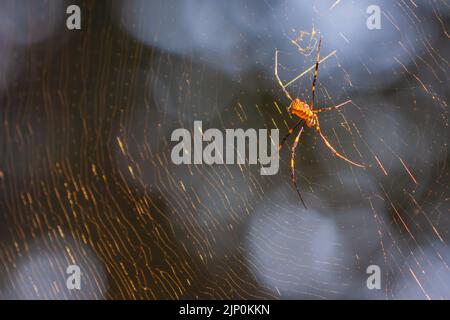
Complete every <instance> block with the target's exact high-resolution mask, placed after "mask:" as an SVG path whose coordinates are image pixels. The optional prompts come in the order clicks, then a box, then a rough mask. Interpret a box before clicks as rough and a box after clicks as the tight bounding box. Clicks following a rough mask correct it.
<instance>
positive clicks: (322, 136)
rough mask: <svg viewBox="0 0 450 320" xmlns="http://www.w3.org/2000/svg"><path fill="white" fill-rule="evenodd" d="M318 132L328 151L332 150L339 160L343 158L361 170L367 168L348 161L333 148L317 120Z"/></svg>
mask: <svg viewBox="0 0 450 320" xmlns="http://www.w3.org/2000/svg"><path fill="white" fill-rule="evenodd" d="M316 130H317V132H318V133H319V135H320V137H321V138H322V140H323V142H324V143H325V145H326V146H327V147H328V149H330V150H331V152H332V153H333V155H335V156H336V157H338V158H341V159H342V160H344V161H347V162H348V163H350V164H352V165H354V166H357V167H360V168H365V166H364V165H362V164H359V163H356V162H353V161H351V160H349V159H347V158H346V157H344V156H343V155H342V154H340V153H339V152H337V151H336V149H334V148H333V146H332V145H331V143H330V142H329V141H328V139H327V138H325V136H324V135H323V134H322V131H321V130H320V125H319V121H318V120H317V127H316Z"/></svg>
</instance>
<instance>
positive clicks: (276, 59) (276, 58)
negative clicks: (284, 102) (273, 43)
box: [275, 50, 292, 101]
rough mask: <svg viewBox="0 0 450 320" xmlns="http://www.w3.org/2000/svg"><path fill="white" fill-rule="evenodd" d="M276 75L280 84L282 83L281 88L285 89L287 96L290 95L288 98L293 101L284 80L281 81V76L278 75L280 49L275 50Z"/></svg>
mask: <svg viewBox="0 0 450 320" xmlns="http://www.w3.org/2000/svg"><path fill="white" fill-rule="evenodd" d="M275 77H276V78H277V81H278V84H279V85H280V87H281V89H283V92H284V94H285V95H286V97H288V99H289V100H291V101H292V97H291V95H290V94H289V92H288V91H287V89H286V87H285V86H284V85H283V82H281V80H280V77H279V76H278V50H275Z"/></svg>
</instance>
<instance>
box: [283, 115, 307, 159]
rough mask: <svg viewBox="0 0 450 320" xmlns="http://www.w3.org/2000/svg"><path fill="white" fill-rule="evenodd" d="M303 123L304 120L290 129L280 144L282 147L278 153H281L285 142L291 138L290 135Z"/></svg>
mask: <svg viewBox="0 0 450 320" xmlns="http://www.w3.org/2000/svg"><path fill="white" fill-rule="evenodd" d="M302 123H303V120H300V121H299V122H297V123H296V124H295V126H294V127H292V128H290V129H289V131H288V133H286V135H285V136H284V137H283V139H281V143H280V145H279V146H278V152H280V151H281V148H282V147H283V144H284V142H285V141H286V139H287V138H289V137H290V135H291V134H292V133H293V132H294V131H295V129H297V127H298V126H299V125H301V124H302Z"/></svg>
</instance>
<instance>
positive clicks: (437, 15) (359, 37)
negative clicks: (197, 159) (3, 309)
mask: <svg viewBox="0 0 450 320" xmlns="http://www.w3.org/2000/svg"><path fill="white" fill-rule="evenodd" d="M71 4H76V5H78V6H79V7H80V9H81V30H68V29H67V27H66V19H67V18H68V17H69V15H68V14H67V13H66V9H67V7H68V6H69V5H71ZM370 5H377V6H379V8H380V10H381V11H380V13H381V14H380V17H381V19H380V23H381V28H380V29H374V30H371V29H369V28H368V27H367V19H368V18H369V17H370V15H371V14H369V13H367V7H369V6H370ZM449 21H450V3H449V2H448V1H446V0H425V1H412V0H408V1H388V0H370V1H366V0H363V1H349V0H321V1H307V0H304V1H293V0H286V1H273V0H265V1H252V2H244V1H235V0H230V1H200V0H188V1H186V0H183V1H181V0H177V1H170V2H168V1H156V0H148V1H145V0H132V1H128V0H127V1H125V0H123V1H119V0H114V1H101V0H96V1H63V0H58V1H50V0H48V1H44V0H20V1H13V0H0V298H1V299H227V298H232V299H449V298H450V268H449V265H450V248H449V245H448V244H449V241H450V234H449V230H450V216H449V215H450V190H449V183H450V175H449V159H450V154H449V145H448V141H449V137H450V129H449V120H448V114H449V105H448V98H449V93H450V90H449V88H450V86H449V81H450V79H449V67H450V65H449V58H450V44H449V38H450V35H449ZM313 31H315V32H316V34H315V36H314V35H313V34H312V33H313ZM302 32H303V33H302ZM302 34H303V37H299V36H300V35H302ZM318 35H321V36H322V37H323V41H322V48H321V55H322V57H325V56H327V55H329V54H331V53H333V52H334V51H336V52H335V53H334V54H332V55H331V56H330V57H329V58H328V59H327V60H326V61H324V62H323V63H322V64H321V65H320V68H319V78H318V84H317V100H316V104H317V106H330V105H335V104H338V103H340V102H343V101H345V100H348V99H352V100H353V104H349V105H347V106H345V107H344V108H342V109H340V110H339V111H338V110H335V111H331V112H327V113H323V114H320V119H321V127H322V130H323V132H324V133H325V134H326V135H327V136H328V137H329V139H330V141H331V142H332V143H333V145H334V146H335V147H336V148H337V150H338V151H340V152H342V153H343V154H345V155H346V156H347V157H349V158H350V159H352V160H355V161H357V162H363V163H364V164H365V165H366V166H367V167H366V169H360V168H357V167H353V166H351V165H348V164H347V163H346V162H344V161H341V160H339V159H337V158H335V157H333V156H332V155H331V154H330V152H329V150H328V149H327V148H326V147H325V146H324V145H323V143H322V141H321V140H320V138H318V136H317V135H316V133H315V132H314V131H313V130H306V131H305V132H304V134H303V136H302V140H301V142H300V145H299V147H298V149H297V159H296V174H297V179H298V184H299V187H300V189H301V191H302V195H303V197H304V199H305V202H306V203H307V205H308V210H305V209H304V208H303V206H302V205H301V202H300V201H299V199H298V196H297V194H296V191H295V189H294V187H293V186H292V184H291V182H290V172H289V170H290V169H289V156H290V155H289V148H288V147H286V148H285V149H284V150H283V151H282V153H281V159H280V171H279V173H278V174H277V175H274V176H261V175H260V174H259V169H260V167H259V166H258V165H213V166H209V165H181V166H176V165H174V164H173V163H172V162H171V159H170V152H171V148H172V147H173V146H174V144H176V143H174V142H171V141H170V135H171V133H172V131H173V130H174V129H177V128H187V129H188V130H189V131H191V132H192V130H193V121H194V120H201V121H203V128H204V130H205V129H207V128H219V129H220V130H223V131H224V130H225V129H226V128H244V129H247V128H255V129H264V128H267V129H273V128H278V129H280V136H283V135H284V134H285V133H286V132H287V128H288V126H292V125H293V124H294V123H295V119H294V118H291V117H290V116H289V114H288V113H287V111H286V108H287V106H288V104H289V100H287V98H286V97H285V96H284V94H283V92H282V91H281V89H280V87H279V85H278V84H277V82H276V80H275V77H274V53H275V50H278V51H279V57H278V58H279V63H280V66H279V72H280V77H281V78H282V79H283V81H284V82H285V83H286V82H288V81H289V80H291V79H292V78H294V77H295V76H297V75H299V74H301V73H302V72H303V71H305V70H306V69H308V68H309V67H310V66H312V65H313V64H314V62H315V57H314V55H315V40H317V36H318ZM310 40H311V41H310ZM311 81H312V73H311V72H309V73H306V74H305V75H304V76H303V77H301V78H300V79H299V80H298V81H296V82H294V83H293V84H292V85H290V86H289V87H288V89H289V91H290V92H291V94H292V95H293V96H299V97H301V98H302V99H303V100H305V101H307V102H308V101H309V100H310V98H311ZM277 105H278V107H279V108H277ZM291 143H292V141H291V140H289V141H288V143H287V145H288V146H291ZM72 264H76V265H78V266H79V267H80V268H81V271H82V276H81V290H68V289H67V288H66V278H67V276H68V275H67V274H66V268H67V266H68V265H72ZM370 265H378V266H379V267H380V270H381V289H380V290H369V289H368V288H367V286H366V280H367V278H368V276H369V275H368V274H367V273H366V270H367V267H368V266H370Z"/></svg>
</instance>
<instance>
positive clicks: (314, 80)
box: [311, 37, 322, 110]
mask: <svg viewBox="0 0 450 320" xmlns="http://www.w3.org/2000/svg"><path fill="white" fill-rule="evenodd" d="M321 43H322V37H320V40H319V44H318V45H317V54H316V68H315V69H314V78H313V83H312V89H311V90H312V101H311V110H312V109H314V102H315V99H316V81H317V73H318V72H319V63H320V44H321Z"/></svg>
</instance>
